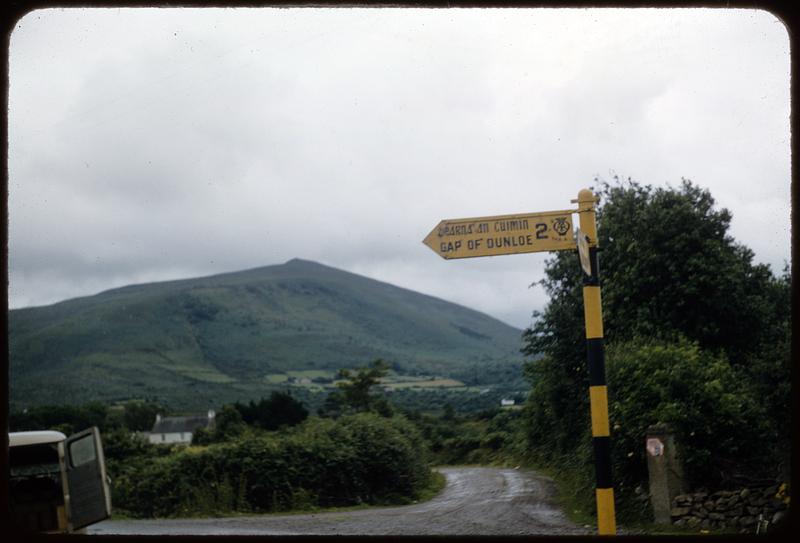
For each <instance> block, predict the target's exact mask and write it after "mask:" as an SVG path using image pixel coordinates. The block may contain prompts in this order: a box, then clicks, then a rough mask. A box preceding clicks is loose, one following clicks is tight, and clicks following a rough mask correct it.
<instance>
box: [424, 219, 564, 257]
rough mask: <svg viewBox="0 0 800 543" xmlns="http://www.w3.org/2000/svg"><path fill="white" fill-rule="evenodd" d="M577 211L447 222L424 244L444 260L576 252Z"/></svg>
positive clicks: (431, 234) (435, 229)
mask: <svg viewBox="0 0 800 543" xmlns="http://www.w3.org/2000/svg"><path fill="white" fill-rule="evenodd" d="M573 213H575V211H573V210H566V211H545V212H542V213H525V214H520V215H496V216H494V217H473V218H470V219H446V220H443V221H441V222H440V223H439V224H438V225H436V227H435V228H434V229H433V230H431V233H430V234H428V235H427V236H426V237H425V239H424V240H422V243H424V244H425V245H427V246H428V247H430V248H431V249H433V251H434V252H435V253H437V254H438V255H439V256H441V257H442V258H446V259H451V258H471V257H476V256H496V255H510V254H517V253H536V252H539V251H561V250H565V249H572V250H575V238H574V237H573V234H572V214H573Z"/></svg>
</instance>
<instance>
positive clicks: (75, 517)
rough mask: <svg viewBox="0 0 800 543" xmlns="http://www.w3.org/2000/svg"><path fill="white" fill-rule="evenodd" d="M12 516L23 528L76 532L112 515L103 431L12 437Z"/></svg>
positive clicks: (10, 453) (10, 458)
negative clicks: (102, 439) (101, 434)
mask: <svg viewBox="0 0 800 543" xmlns="http://www.w3.org/2000/svg"><path fill="white" fill-rule="evenodd" d="M8 438H9V439H8V441H9V451H8V460H9V467H10V474H9V483H10V484H9V486H10V495H9V498H10V512H11V519H12V522H14V524H16V526H17V528H19V529H23V530H32V531H39V532H74V531H77V530H80V529H81V528H84V527H85V526H88V525H90V524H94V523H96V522H100V521H101V520H104V519H107V518H108V517H109V516H110V515H111V494H110V492H109V488H108V478H107V476H106V466H105V458H104V456H103V444H102V442H101V440H100V431H99V430H98V429H97V427H92V428H89V429H87V430H84V431H82V432H78V433H77V434H74V435H71V436H69V437H67V436H65V435H64V434H62V433H61V432H56V431H52V430H47V431H39V432H12V433H10V434H9V435H8Z"/></svg>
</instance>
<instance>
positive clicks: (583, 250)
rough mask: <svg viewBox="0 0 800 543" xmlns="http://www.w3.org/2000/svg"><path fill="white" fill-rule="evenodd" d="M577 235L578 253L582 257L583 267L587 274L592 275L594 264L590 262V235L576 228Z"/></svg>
mask: <svg viewBox="0 0 800 543" xmlns="http://www.w3.org/2000/svg"><path fill="white" fill-rule="evenodd" d="M576 237H577V238H578V255H579V256H580V257H581V268H583V271H584V273H586V275H592V264H591V262H589V236H587V235H586V234H584V233H583V232H581V231H580V228H579V229H577V230H576Z"/></svg>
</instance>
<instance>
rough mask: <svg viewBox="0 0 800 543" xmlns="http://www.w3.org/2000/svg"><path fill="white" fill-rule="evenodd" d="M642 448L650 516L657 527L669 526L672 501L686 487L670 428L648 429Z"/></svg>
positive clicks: (663, 426)
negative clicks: (648, 486)
mask: <svg viewBox="0 0 800 543" xmlns="http://www.w3.org/2000/svg"><path fill="white" fill-rule="evenodd" d="M645 448H646V449H647V471H648V472H649V474H650V503H651V504H652V506H653V516H654V517H655V522H656V524H670V515H671V508H672V499H673V498H674V497H675V496H677V495H679V494H683V493H684V492H685V486H686V483H685V482H684V478H683V468H682V466H681V463H680V459H679V458H678V455H677V451H676V450H675V437H674V434H673V432H672V429H671V428H670V427H669V426H667V425H666V424H655V425H653V426H650V427H649V428H648V429H647V439H646V441H645Z"/></svg>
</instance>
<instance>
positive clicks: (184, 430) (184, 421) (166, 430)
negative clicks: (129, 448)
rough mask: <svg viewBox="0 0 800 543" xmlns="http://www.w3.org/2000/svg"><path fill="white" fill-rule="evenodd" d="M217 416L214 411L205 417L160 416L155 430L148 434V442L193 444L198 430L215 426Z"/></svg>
mask: <svg viewBox="0 0 800 543" xmlns="http://www.w3.org/2000/svg"><path fill="white" fill-rule="evenodd" d="M215 415H216V414H215V413H214V410H213V409H209V410H208V415H207V416H205V417H204V416H202V415H200V416H195V417H162V416H161V414H158V415H156V422H155V424H153V429H152V430H150V432H149V433H147V440H148V441H149V442H150V443H191V442H192V436H193V435H194V433H195V432H196V431H197V429H198V428H209V427H211V426H213V425H214V417H215Z"/></svg>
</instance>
